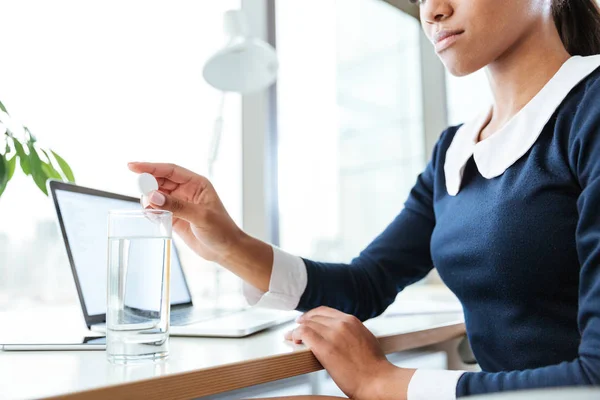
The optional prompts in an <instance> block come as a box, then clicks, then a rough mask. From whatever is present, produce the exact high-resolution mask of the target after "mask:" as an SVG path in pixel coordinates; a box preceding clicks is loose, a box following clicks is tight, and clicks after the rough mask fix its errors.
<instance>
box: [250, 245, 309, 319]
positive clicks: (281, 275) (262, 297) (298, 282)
mask: <svg viewBox="0 0 600 400" xmlns="http://www.w3.org/2000/svg"><path fill="white" fill-rule="evenodd" d="M307 282H308V276H307V272H306V265H304V261H302V258H300V257H298V256H294V255H292V254H289V253H286V252H285V251H283V250H281V249H279V248H278V247H275V246H273V270H272V272H271V281H270V282H269V291H268V292H267V293H264V292H262V291H260V290H258V289H257V288H255V287H254V286H251V285H248V284H247V283H245V282H244V285H243V292H244V297H246V301H247V302H248V304H250V305H251V306H256V307H263V308H272V309H276V310H295V309H296V307H298V303H299V302H300V298H301V297H302V294H304V290H306V285H307Z"/></svg>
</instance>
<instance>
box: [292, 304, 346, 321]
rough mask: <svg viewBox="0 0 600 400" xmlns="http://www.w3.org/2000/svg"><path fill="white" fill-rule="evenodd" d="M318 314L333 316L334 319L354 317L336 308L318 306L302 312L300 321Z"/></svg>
mask: <svg viewBox="0 0 600 400" xmlns="http://www.w3.org/2000/svg"><path fill="white" fill-rule="evenodd" d="M317 315H319V316H323V317H328V318H333V319H338V320H339V319H350V318H354V317H353V316H351V315H348V314H345V313H343V312H341V311H338V310H335V309H333V308H330V307H325V306H321V307H317V308H315V309H313V310H310V311H308V312H307V313H304V314H302V315H301V316H300V317H299V318H298V322H300V323H301V322H303V321H306V320H308V319H311V318H312V317H314V316H317Z"/></svg>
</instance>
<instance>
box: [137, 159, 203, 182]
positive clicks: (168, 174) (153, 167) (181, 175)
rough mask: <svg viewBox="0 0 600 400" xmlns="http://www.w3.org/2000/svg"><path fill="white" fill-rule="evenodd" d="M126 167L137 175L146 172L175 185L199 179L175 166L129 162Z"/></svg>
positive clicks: (188, 171)
mask: <svg viewBox="0 0 600 400" xmlns="http://www.w3.org/2000/svg"><path fill="white" fill-rule="evenodd" d="M127 165H128V167H129V169H130V170H131V171H133V172H137V173H138V174H141V173H143V172H146V173H149V174H150V175H153V176H154V177H155V178H157V179H158V178H165V179H166V180H169V181H172V182H175V183H188V182H189V181H191V180H192V179H193V178H194V177H199V178H200V175H197V174H195V173H193V172H192V171H190V170H187V169H185V168H183V167H180V166H179V165H175V164H163V163H147V162H131V163H129V164H127Z"/></svg>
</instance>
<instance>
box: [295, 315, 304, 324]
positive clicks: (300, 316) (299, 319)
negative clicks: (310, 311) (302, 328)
mask: <svg viewBox="0 0 600 400" xmlns="http://www.w3.org/2000/svg"><path fill="white" fill-rule="evenodd" d="M302 317H304V315H299V316H298V317H297V318H296V323H297V324H299V323H300V322H302V319H303V318H302Z"/></svg>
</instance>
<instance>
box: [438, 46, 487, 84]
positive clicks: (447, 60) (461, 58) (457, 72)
mask: <svg viewBox="0 0 600 400" xmlns="http://www.w3.org/2000/svg"><path fill="white" fill-rule="evenodd" d="M438 55H439V57H440V59H441V60H442V63H444V66H445V67H446V70H447V71H448V72H449V73H450V74H452V75H454V76H456V77H459V78H460V77H462V76H467V75H471V74H472V73H474V72H477V71H479V70H480V69H481V68H483V66H485V64H482V63H478V62H473V61H474V60H472V58H470V57H468V56H465V55H463V54H459V53H456V52H452V49H448V50H446V51H444V52H442V53H440V54H438Z"/></svg>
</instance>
